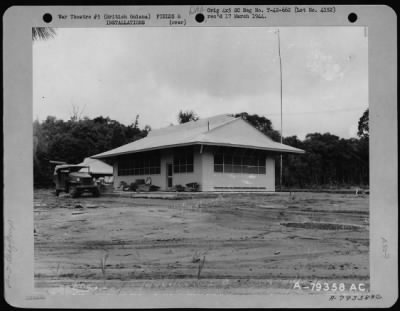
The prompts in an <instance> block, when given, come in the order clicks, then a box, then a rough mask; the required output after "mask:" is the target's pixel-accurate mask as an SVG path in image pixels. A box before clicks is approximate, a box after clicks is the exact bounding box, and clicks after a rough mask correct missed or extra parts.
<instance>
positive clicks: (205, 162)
mask: <svg viewBox="0 0 400 311" xmlns="http://www.w3.org/2000/svg"><path fill="white" fill-rule="evenodd" d="M201 159H202V182H201V185H202V187H201V189H202V191H246V190H249V191H275V160H274V158H273V157H270V156H267V158H266V164H265V165H266V174H265V175H264V174H238V173H215V172H214V155H213V153H211V152H204V153H203V154H202V157H201ZM216 187H217V188H216ZM219 187H222V188H219ZM252 188H253V189H252ZM257 188H258V189H257Z"/></svg>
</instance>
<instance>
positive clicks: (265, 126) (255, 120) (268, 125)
mask: <svg viewBox="0 0 400 311" xmlns="http://www.w3.org/2000/svg"><path fill="white" fill-rule="evenodd" d="M234 117H235V118H239V117H240V118H242V119H243V120H246V121H247V122H249V123H250V124H251V125H253V126H254V127H255V128H256V129H258V130H259V131H261V132H262V133H264V134H265V135H267V136H268V137H269V138H271V139H272V140H274V141H278V142H279V141H280V139H281V135H280V134H279V132H278V131H275V130H274V129H273V127H272V122H271V121H270V120H269V119H267V118H266V117H263V116H259V115H257V114H252V115H250V114H248V113H247V112H241V113H237V114H235V115H234Z"/></svg>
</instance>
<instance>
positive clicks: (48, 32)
mask: <svg viewBox="0 0 400 311" xmlns="http://www.w3.org/2000/svg"><path fill="white" fill-rule="evenodd" d="M55 35H56V30H55V29H54V28H51V27H32V40H33V41H37V40H47V39H50V38H53V37H54V36H55Z"/></svg>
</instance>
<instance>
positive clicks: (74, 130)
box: [33, 116, 150, 186]
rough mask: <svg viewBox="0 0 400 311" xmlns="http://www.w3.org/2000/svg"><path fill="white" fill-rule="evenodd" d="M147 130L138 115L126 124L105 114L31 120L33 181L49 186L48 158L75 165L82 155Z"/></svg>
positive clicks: (96, 152) (123, 140)
mask: <svg viewBox="0 0 400 311" xmlns="http://www.w3.org/2000/svg"><path fill="white" fill-rule="evenodd" d="M149 130H150V128H149V127H147V126H146V127H145V128H144V129H139V126H138V118H136V121H135V122H134V123H133V124H131V125H129V126H125V125H123V124H121V123H119V122H118V121H115V120H111V119H110V118H108V117H107V118H104V117H97V118H95V119H89V118H83V119H81V120H79V119H76V118H71V120H69V121H64V120H59V119H56V118H55V117H51V116H49V117H47V119H46V120H45V121H43V122H39V121H34V123H33V143H34V153H33V154H34V159H33V161H34V183H35V185H40V186H48V185H51V183H52V174H53V171H52V170H53V167H54V166H52V165H51V164H50V162H49V161H51V160H52V161H64V162H67V163H71V164H77V163H80V162H82V161H83V159H84V158H85V157H89V156H92V155H95V154H98V153H101V152H104V151H107V150H110V149H113V148H116V147H119V146H121V145H124V144H127V143H130V142H132V141H135V140H137V139H140V138H142V137H145V136H146V135H147V133H148V131H149Z"/></svg>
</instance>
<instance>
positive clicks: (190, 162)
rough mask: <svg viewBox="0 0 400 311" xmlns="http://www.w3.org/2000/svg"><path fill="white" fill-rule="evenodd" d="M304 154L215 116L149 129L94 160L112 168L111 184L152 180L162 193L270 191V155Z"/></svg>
mask: <svg viewBox="0 0 400 311" xmlns="http://www.w3.org/2000/svg"><path fill="white" fill-rule="evenodd" d="M280 153H304V151H303V150H300V149H297V148H293V147H290V146H287V145H284V144H280V143H277V142H274V141H273V140H272V139H270V138H269V137H267V136H266V135H264V134H263V133H261V132H260V131H259V130H257V129H256V128H254V127H253V126H252V125H250V124H249V123H248V122H247V121H245V120H243V119H241V118H234V117H232V116H228V115H220V116H215V117H211V118H208V119H201V120H198V121H191V122H188V123H184V124H180V125H176V126H169V127H166V128H162V129H158V130H153V131H151V132H150V133H149V134H148V136H147V137H145V138H143V139H140V140H137V141H134V142H132V143H129V144H126V145H123V146H121V147H118V148H116V149H113V150H110V151H107V152H104V153H101V154H97V155H95V156H93V158H97V159H104V160H107V162H109V163H113V167H114V185H115V186H118V185H119V184H120V182H121V181H124V182H126V183H127V184H129V183H131V182H135V181H136V180H137V179H147V178H148V177H150V178H151V181H152V184H153V185H156V186H158V187H160V189H161V190H168V189H170V188H172V187H173V186H175V185H182V186H185V185H186V184H188V183H193V182H196V183H198V184H199V185H200V191H246V190H247V191H275V160H274V155H276V154H280Z"/></svg>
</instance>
